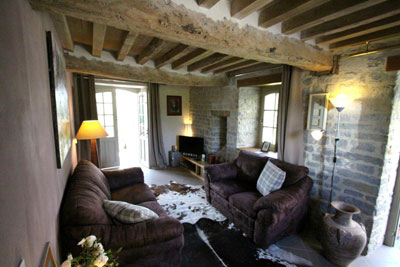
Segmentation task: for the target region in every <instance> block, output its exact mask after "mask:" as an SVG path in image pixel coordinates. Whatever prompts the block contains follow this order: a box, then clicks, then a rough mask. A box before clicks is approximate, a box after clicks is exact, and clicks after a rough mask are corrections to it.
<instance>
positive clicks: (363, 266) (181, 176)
mask: <svg viewBox="0 0 400 267" xmlns="http://www.w3.org/2000/svg"><path fill="white" fill-rule="evenodd" d="M142 169H143V172H144V174H145V182H146V183H147V184H159V185H162V184H167V183H169V182H170V181H175V182H178V183H182V184H192V185H201V184H202V183H203V182H202V181H201V180H199V179H198V178H196V177H194V176H193V175H191V174H190V173H189V172H187V171H185V170H183V169H180V168H169V169H167V170H150V169H147V168H142ZM276 245H277V246H278V247H280V248H282V249H284V250H286V251H289V252H291V253H293V254H295V255H296V256H299V257H302V258H304V259H306V260H308V261H310V262H311V263H312V265H313V266H318V267H319V266H321V267H330V266H332V265H331V264H330V263H329V262H328V261H327V260H326V259H325V258H324V257H323V256H322V255H321V246H320V244H319V243H318V242H317V241H316V239H315V236H314V235H313V233H310V232H306V231H305V232H302V233H300V234H298V235H297V234H296V235H291V236H289V237H286V238H285V239H282V240H281V241H279V242H277V243H276ZM395 266H396V267H399V266H400V249H399V248H390V247H387V246H382V247H380V248H379V249H377V250H376V251H375V252H373V253H372V254H371V255H368V256H361V257H359V258H358V259H356V260H355V261H354V262H352V263H351V265H350V267H395Z"/></svg>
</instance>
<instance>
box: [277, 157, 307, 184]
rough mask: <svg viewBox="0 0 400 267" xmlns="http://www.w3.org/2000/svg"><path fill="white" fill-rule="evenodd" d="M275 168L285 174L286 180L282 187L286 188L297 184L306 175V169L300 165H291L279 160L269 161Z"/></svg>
mask: <svg viewBox="0 0 400 267" xmlns="http://www.w3.org/2000/svg"><path fill="white" fill-rule="evenodd" d="M269 160H270V161H271V162H272V163H273V164H274V165H275V166H277V167H278V168H280V169H281V170H283V171H284V172H286V178H285V181H284V182H283V185H282V187H286V186H289V185H292V184H295V183H297V182H298V181H299V180H301V179H303V178H304V177H306V176H307V175H308V171H309V170H308V168H307V167H304V166H300V165H295V164H291V163H288V162H284V161H282V160H279V159H273V158H270V159H269Z"/></svg>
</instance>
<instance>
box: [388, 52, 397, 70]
mask: <svg viewBox="0 0 400 267" xmlns="http://www.w3.org/2000/svg"><path fill="white" fill-rule="evenodd" d="M396 70H400V55H398V56H390V57H387V59H386V71H396Z"/></svg>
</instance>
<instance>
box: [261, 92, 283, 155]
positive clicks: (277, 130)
mask: <svg viewBox="0 0 400 267" xmlns="http://www.w3.org/2000/svg"><path fill="white" fill-rule="evenodd" d="M280 88H281V86H277V87H275V88H262V92H261V106H260V111H259V112H260V127H259V142H260V146H261V145H262V143H263V130H264V111H265V110H264V104H265V97H266V96H267V95H269V94H274V93H277V94H278V96H279V98H278V109H277V110H276V111H277V120H276V139H275V140H276V144H272V143H271V146H270V147H269V151H270V152H278V149H277V148H278V146H277V143H278V137H279V131H280V130H279V127H278V121H279V118H280V108H281V107H280V97H281V90H280Z"/></svg>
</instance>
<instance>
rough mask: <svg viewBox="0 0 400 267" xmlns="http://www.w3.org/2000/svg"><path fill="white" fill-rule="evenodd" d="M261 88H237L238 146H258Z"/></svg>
mask: <svg viewBox="0 0 400 267" xmlns="http://www.w3.org/2000/svg"><path fill="white" fill-rule="evenodd" d="M260 105H261V89H260V88H259V87H242V88H239V110H238V136H237V146H238V147H256V146H259V145H260V144H259V132H260V130H259V127H260V115H261V114H260Z"/></svg>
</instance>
